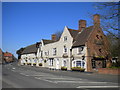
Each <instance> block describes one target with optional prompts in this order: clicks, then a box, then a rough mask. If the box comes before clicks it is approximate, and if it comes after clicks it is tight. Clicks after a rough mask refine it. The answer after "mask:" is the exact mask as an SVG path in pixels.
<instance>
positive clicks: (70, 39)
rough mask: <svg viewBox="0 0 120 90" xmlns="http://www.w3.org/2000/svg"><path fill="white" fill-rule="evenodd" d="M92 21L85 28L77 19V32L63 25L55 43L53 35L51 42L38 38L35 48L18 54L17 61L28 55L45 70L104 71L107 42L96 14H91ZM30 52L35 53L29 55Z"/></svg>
mask: <svg viewBox="0 0 120 90" xmlns="http://www.w3.org/2000/svg"><path fill="white" fill-rule="evenodd" d="M93 22H94V23H93V25H92V26H89V27H86V26H87V25H86V24H87V22H86V20H79V23H78V24H79V26H78V27H79V28H78V30H74V29H70V28H68V27H67V26H65V28H64V30H63V33H62V35H61V37H60V39H59V40H58V39H57V37H56V35H55V34H53V35H52V39H51V40H46V39H42V40H41V41H40V42H41V43H39V45H38V47H37V48H34V47H31V48H32V49H30V48H29V50H30V51H29V50H28V51H27V52H25V51H23V52H22V53H23V56H22V57H21V61H23V62H25V59H26V58H28V55H29V57H34V58H35V59H36V62H35V63H36V64H37V65H39V64H40V63H41V64H42V66H43V67H48V68H54V69H61V68H62V67H66V68H67V70H71V68H72V67H82V68H84V69H85V71H93V70H96V69H97V68H105V67H106V66H107V65H108V64H107V63H108V62H109V59H110V53H109V43H108V41H107V38H106V36H105V35H104V33H103V31H102V29H101V27H100V15H98V14H95V15H94V16H93ZM33 46H36V45H33ZM28 47H29V46H28ZM33 51H35V52H34V53H36V54H34V55H33V54H32V55H31V54H29V53H30V52H32V53H33ZM25 54H26V55H25ZM32 59H33V58H32ZM26 61H27V60H26ZM31 62H33V61H31Z"/></svg>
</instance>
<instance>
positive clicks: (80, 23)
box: [78, 20, 86, 32]
mask: <svg viewBox="0 0 120 90" xmlns="http://www.w3.org/2000/svg"><path fill="white" fill-rule="evenodd" d="M78 28H79V31H80V32H81V30H82V29H84V28H86V20H79V27H78Z"/></svg>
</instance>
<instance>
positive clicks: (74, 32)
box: [68, 28, 79, 39]
mask: <svg viewBox="0 0 120 90" xmlns="http://www.w3.org/2000/svg"><path fill="white" fill-rule="evenodd" d="M68 30H69V32H70V34H71V36H72V37H73V39H74V38H75V37H76V36H77V34H78V32H79V31H78V30H74V29H70V28H68Z"/></svg>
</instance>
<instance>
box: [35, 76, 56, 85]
mask: <svg viewBox="0 0 120 90" xmlns="http://www.w3.org/2000/svg"><path fill="white" fill-rule="evenodd" d="M35 78H36V79H40V80H43V81H47V82H50V83H56V84H57V82H56V81H51V80H46V79H42V78H38V77H35Z"/></svg>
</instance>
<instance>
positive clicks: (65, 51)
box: [64, 45, 68, 53]
mask: <svg viewBox="0 0 120 90" xmlns="http://www.w3.org/2000/svg"><path fill="white" fill-rule="evenodd" d="M65 49H66V50H65ZM67 51H68V49H67V47H66V45H64V53H67Z"/></svg>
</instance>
